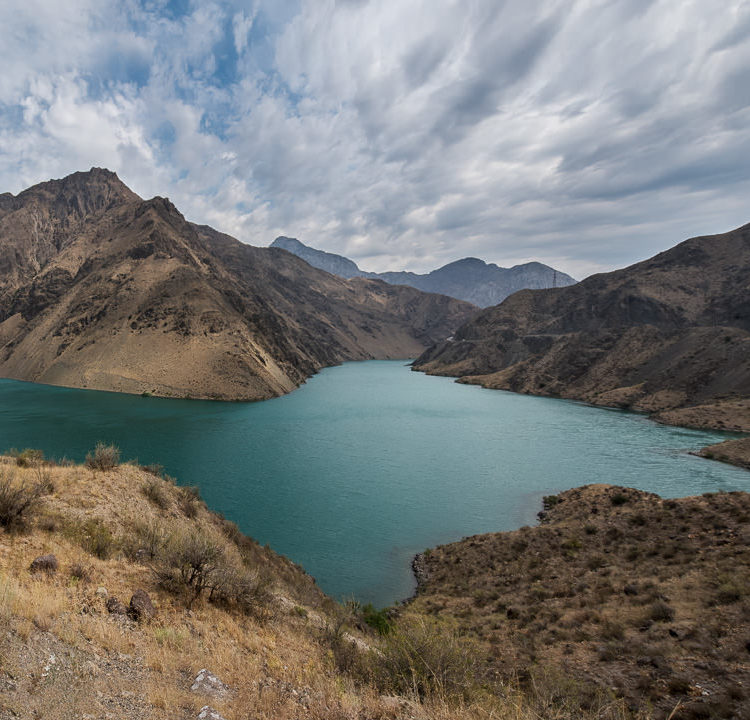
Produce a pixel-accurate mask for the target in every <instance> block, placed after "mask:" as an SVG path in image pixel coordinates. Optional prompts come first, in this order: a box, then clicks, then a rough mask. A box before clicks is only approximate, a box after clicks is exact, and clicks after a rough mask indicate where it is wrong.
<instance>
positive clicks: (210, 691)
mask: <svg viewBox="0 0 750 720" xmlns="http://www.w3.org/2000/svg"><path fill="white" fill-rule="evenodd" d="M190 689H191V690H192V691H193V692H197V693H203V694H204V695H210V696H212V697H216V698H223V697H226V696H227V695H228V694H229V688H228V687H227V686H226V685H225V684H224V683H223V682H221V680H219V678H217V677H216V675H214V674H213V673H212V672H209V671H208V670H206V668H203V669H202V670H201V671H200V672H199V673H198V675H196V677H195V681H194V682H193V684H192V685H191V686H190Z"/></svg>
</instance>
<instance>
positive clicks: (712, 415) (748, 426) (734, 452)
mask: <svg viewBox="0 0 750 720" xmlns="http://www.w3.org/2000/svg"><path fill="white" fill-rule="evenodd" d="M411 369H412V372H421V373H424V374H425V375H431V376H434V377H451V378H455V380H454V382H456V383H458V384H459V385H475V386H477V387H481V388H484V389H485V390H501V391H503V392H509V393H513V394H515V395H531V396H532V397H544V398H551V399H554V400H569V401H573V402H580V403H585V404H586V405H589V406H591V407H594V408H609V409H612V410H623V411H625V412H632V413H636V414H639V415H645V416H646V417H647V418H648V419H649V420H652V421H653V422H656V423H659V424H661V425H669V426H671V427H680V428H686V429H688V430H708V431H713V432H723V433H734V434H736V435H740V436H741V437H737V438H729V439H727V440H724V441H722V442H719V443H715V444H713V445H707V446H706V447H703V448H701V449H700V450H697V451H695V452H690V454H691V455H695V456H696V457H701V458H704V459H706V460H715V461H716V462H723V463H725V464H727V465H734V466H735V467H739V468H741V469H743V470H750V435H748V433H750V417H748V419H747V421H746V422H742V421H740V422H739V423H735V424H734V425H733V426H727V423H726V421H725V420H723V419H721V417H717V415H719V416H720V415H721V414H722V413H726V412H727V411H728V410H729V408H726V407H722V406H721V403H715V404H713V405H693V406H685V407H677V408H662V409H655V410H645V409H638V408H634V407H631V406H625V405H622V404H611V403H597V402H595V401H593V400H591V399H587V398H583V397H573V396H571V397H562V396H560V395H552V394H550V393H530V392H518V391H515V390H511V389H509V388H506V387H500V386H494V385H493V384H492V383H491V382H490V381H489V380H486V379H485V381H484V382H483V380H482V379H483V378H489V377H490V376H489V375H464V376H461V375H449V374H447V373H440V372H435V371H432V370H423V369H421V368H419V367H415V366H414V365H413V364H412V366H411ZM737 402H740V403H746V404H747V407H748V408H750V399H748V400H745V399H741V400H738V401H737ZM743 409H746V408H744V407H743ZM701 417H703V420H701Z"/></svg>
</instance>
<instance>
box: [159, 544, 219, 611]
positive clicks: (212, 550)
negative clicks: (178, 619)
mask: <svg viewBox="0 0 750 720" xmlns="http://www.w3.org/2000/svg"><path fill="white" fill-rule="evenodd" d="M153 569H154V572H155V573H156V576H157V577H158V578H159V581H160V583H161V584H162V585H163V586H164V587H165V588H166V589H168V590H172V591H173V592H174V591H180V590H182V591H186V592H187V595H188V605H191V604H192V603H193V601H194V600H195V599H196V598H197V597H198V596H199V595H200V594H201V593H202V592H203V591H204V590H211V589H212V588H213V587H214V586H215V584H216V583H217V581H218V578H219V575H220V574H221V572H222V571H223V570H225V569H226V560H225V556H224V550H223V548H222V547H221V546H220V545H219V543H218V542H216V541H215V540H214V539H213V538H211V537H209V536H208V535H206V534H205V533H203V532H200V531H198V530H194V531H192V532H177V533H174V534H173V535H172V536H171V537H170V538H169V539H168V541H167V543H166V545H165V546H164V548H163V550H162V552H161V553H159V556H158V557H157V559H156V564H155V565H154V568H153Z"/></svg>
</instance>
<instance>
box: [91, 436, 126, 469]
mask: <svg viewBox="0 0 750 720" xmlns="http://www.w3.org/2000/svg"><path fill="white" fill-rule="evenodd" d="M119 464H120V449H119V448H118V447H116V446H114V445H107V444H105V443H102V442H99V443H97V444H96V447H95V448H94V450H93V451H92V452H90V453H87V454H86V467H87V468H90V469H91V470H113V469H114V468H116V467H117V466H118V465H119Z"/></svg>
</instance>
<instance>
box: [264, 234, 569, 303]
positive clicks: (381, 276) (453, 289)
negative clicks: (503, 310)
mask: <svg viewBox="0 0 750 720" xmlns="http://www.w3.org/2000/svg"><path fill="white" fill-rule="evenodd" d="M271 247H278V248H282V249H284V250H288V251H289V252H291V253H294V254H295V255H297V257H300V258H302V259H303V260H304V261H305V262H307V263H309V264H310V265H312V266H313V267H316V268H320V269H321V270H325V271H326V272H329V273H332V274H333V275H339V276H340V277H343V278H353V277H364V278H370V279H373V280H384V281H385V282H387V283H390V284H391V285H409V286H411V287H414V288H417V289H418V290H422V291H423V292H431V293H439V294H441V295H449V296H450V297H454V298H457V299H458V300H465V301H466V302H470V303H472V304H473V305H477V306H478V307H489V306H491V305H497V304H498V303H500V302H502V301H503V300H504V299H505V298H506V297H508V296H509V295H512V294H513V293H515V292H518V291H519V290H525V289H534V290H539V289H545V288H553V287H567V286H568V285H573V284H575V283H576V280H574V279H573V278H572V277H570V275H566V274H565V273H563V272H560V271H559V270H555V268H552V267H549V265H544V264H543V263H539V262H530V263H525V264H523V265H515V266H513V267H511V268H502V267H499V266H498V265H495V264H494V263H486V262H484V260H480V259H478V258H473V257H468V258H463V259H462V260H456V261H455V262H452V263H449V264H448V265H444V266H443V267H441V268H438V269H437V270H433V271H432V272H429V273H425V274H419V273H412V272H405V271H398V272H394V271H391V272H383V273H371V272H366V271H365V270H360V269H359V267H358V266H357V264H356V263H355V262H353V261H352V260H349V258H346V257H344V256H343V255H336V254H335V253H329V252H325V251H323V250H317V249H315V248H313V247H310V246H309V245H305V244H304V243H302V242H300V241H299V240H297V239H296V238H289V237H284V236H281V237H277V238H276V239H275V240H274V241H273V243H272V244H271Z"/></svg>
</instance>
